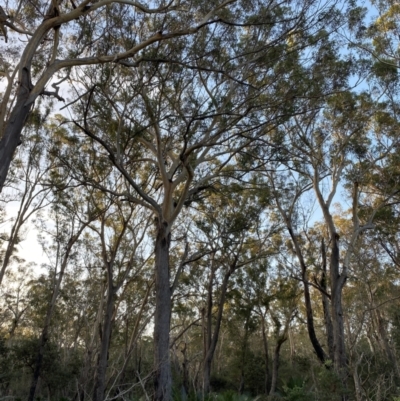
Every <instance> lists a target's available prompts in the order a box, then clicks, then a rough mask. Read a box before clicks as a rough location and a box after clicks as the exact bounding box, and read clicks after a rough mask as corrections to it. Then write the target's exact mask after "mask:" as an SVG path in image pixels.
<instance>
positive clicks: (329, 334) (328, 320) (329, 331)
mask: <svg viewBox="0 0 400 401" xmlns="http://www.w3.org/2000/svg"><path fill="white" fill-rule="evenodd" d="M321 256H322V277H321V280H320V286H321V288H322V290H323V291H322V292H321V294H322V307H323V310H324V322H325V330H326V338H327V341H328V350H329V358H330V359H331V360H332V361H333V360H334V358H335V356H334V339H333V325H332V317H331V306H330V300H329V299H328V296H327V295H326V293H327V283H326V276H327V265H326V248H325V241H324V239H322V241H321Z"/></svg>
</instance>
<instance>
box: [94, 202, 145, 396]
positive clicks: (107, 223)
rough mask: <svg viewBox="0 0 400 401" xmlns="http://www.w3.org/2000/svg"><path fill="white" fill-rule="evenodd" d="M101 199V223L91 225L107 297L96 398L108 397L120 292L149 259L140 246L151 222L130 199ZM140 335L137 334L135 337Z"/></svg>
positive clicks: (95, 385)
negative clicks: (143, 259)
mask: <svg viewBox="0 0 400 401" xmlns="http://www.w3.org/2000/svg"><path fill="white" fill-rule="evenodd" d="M97 202H98V203H97ZM97 202H96V203H97V205H96V206H97V208H98V209H100V208H104V209H103V210H104V211H103V212H102V213H101V215H100V217H99V220H100V224H99V226H98V227H96V225H95V224H93V223H92V224H90V228H91V229H92V230H93V231H95V232H96V233H97V235H98V236H99V240H100V248H101V256H102V262H103V268H104V274H105V279H106V288H107V297H106V300H105V305H104V318H103V319H101V327H102V329H101V334H100V340H101V344H100V349H99V355H98V361H97V370H96V378H95V383H94V390H93V400H96V401H97V400H103V399H104V392H105V389H106V384H107V383H106V371H107V364H108V354H109V348H110V340H111V333H112V326H113V322H114V320H115V318H116V314H117V311H118V306H119V305H118V304H119V302H117V294H118V293H119V292H120V293H121V292H122V294H119V297H118V298H119V299H120V300H121V299H122V298H123V292H124V291H125V290H126V288H127V286H128V285H129V283H130V282H131V281H133V280H135V278H136V277H137V276H139V275H140V274H141V271H142V270H143V268H144V267H145V263H140V257H139V248H140V247H141V246H142V242H144V239H145V235H146V229H147V228H148V226H149V219H148V217H147V216H143V213H140V208H138V207H136V208H135V206H136V205H134V204H130V203H126V202H125V203H122V204H121V203H120V202H118V201H116V200H115V199H110V200H107V199H97ZM100 205H101V206H100ZM137 209H139V211H138V210H137ZM148 288H149V289H150V288H151V286H149V287H148ZM147 294H148V292H147ZM145 305H146V302H145V303H144V306H145ZM138 321H140V318H139V319H138ZM136 330H137V329H136ZM136 335H137V333H136ZM136 335H135V334H134V338H135V337H136ZM131 347H132V345H131Z"/></svg>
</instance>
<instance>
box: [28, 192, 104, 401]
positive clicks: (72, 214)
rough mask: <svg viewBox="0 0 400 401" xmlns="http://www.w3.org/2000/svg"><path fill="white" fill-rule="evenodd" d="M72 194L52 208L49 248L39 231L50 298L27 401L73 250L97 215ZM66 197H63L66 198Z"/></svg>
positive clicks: (37, 372) (31, 394)
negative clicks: (46, 256)
mask: <svg viewBox="0 0 400 401" xmlns="http://www.w3.org/2000/svg"><path fill="white" fill-rule="evenodd" d="M73 192H74V191H73V190H72V191H71V190H70V191H69V194H68V195H69V199H70V200H71V201H68V200H67V199H66V198H64V199H63V198H62V197H58V199H57V202H56V203H55V204H54V205H53V210H52V212H53V215H54V223H55V227H54V230H52V232H51V235H52V237H53V238H52V239H53V241H54V242H53V243H51V245H48V242H47V241H48V240H47V238H46V237H45V235H44V232H46V228H45V226H44V227H42V228H43V230H42V238H41V241H42V243H43V246H44V251H45V252H46V253H47V255H48V257H49V269H50V274H51V286H50V294H49V295H48V302H47V305H46V312H45V316H44V319H43V326H42V330H41V334H40V338H39V340H38V345H37V351H36V357H35V360H34V365H33V374H32V381H31V385H30V389H29V396H28V399H29V400H30V401H32V400H33V399H34V397H35V392H36V388H37V384H38V380H39V377H40V375H41V370H42V364H43V357H44V353H45V352H46V345H47V343H48V341H49V337H50V333H51V330H50V328H51V320H52V317H53V315H54V311H55V309H56V304H57V300H58V297H59V294H60V289H61V285H62V282H63V278H64V274H65V271H66V269H67V267H68V264H69V263H71V257H72V255H73V248H74V246H76V244H77V242H78V240H79V238H80V236H81V235H82V233H83V231H84V230H85V229H86V228H87V227H88V225H89V224H90V223H91V222H92V221H93V220H94V219H95V218H96V217H97V215H96V211H94V210H93V209H92V208H90V207H89V206H88V205H85V204H84V205H82V203H81V202H80V200H78V199H77V198H78V197H77V196H75V195H76V194H75V193H74V196H71V195H72V193H73ZM65 195H66V194H64V196H65Z"/></svg>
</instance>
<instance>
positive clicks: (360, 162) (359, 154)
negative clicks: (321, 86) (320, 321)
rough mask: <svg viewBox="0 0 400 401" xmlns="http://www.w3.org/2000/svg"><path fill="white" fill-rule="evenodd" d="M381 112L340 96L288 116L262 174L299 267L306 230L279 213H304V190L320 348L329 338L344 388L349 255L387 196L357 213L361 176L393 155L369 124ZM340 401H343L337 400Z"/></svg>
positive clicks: (363, 98) (358, 98) (367, 102)
mask: <svg viewBox="0 0 400 401" xmlns="http://www.w3.org/2000/svg"><path fill="white" fill-rule="evenodd" d="M381 107H386V106H384V105H382V104H376V103H375V102H373V101H372V99H371V97H370V96H369V95H368V94H366V93H360V94H355V93H351V92H350V91H343V92H342V93H338V94H335V95H331V96H330V97H328V98H327V101H326V103H325V102H324V104H323V109H322V110H316V111H309V112H306V113H304V114H302V115H301V116H296V117H294V118H293V119H292V120H291V121H289V122H288V123H287V124H285V125H284V126H283V127H282V129H284V130H285V133H286V137H285V148H286V150H287V152H288V153H287V154H286V155H285V156H283V157H282V159H283V160H282V161H281V162H278V163H276V164H271V166H272V165H273V166H274V171H272V172H271V171H270V172H268V173H267V176H268V177H269V180H270V185H271V186H272V187H273V190H274V193H275V198H276V201H277V207H278V209H279V211H280V213H281V215H282V217H283V218H284V219H285V221H286V222H287V226H288V230H289V233H290V235H291V238H292V241H293V244H294V247H295V249H296V254H297V255H298V258H299V262H300V264H301V265H302V266H303V265H304V266H306V263H307V260H306V259H305V253H306V244H307V231H308V228H307V227H299V228H298V230H297V232H294V230H293V226H292V221H291V219H289V218H288V216H290V215H289V214H288V213H287V211H286V210H290V211H291V215H292V216H293V213H297V214H299V213H301V210H302V208H304V196H303V194H304V193H306V192H307V191H311V192H312V193H313V195H314V196H315V198H314V199H315V202H316V205H317V206H318V208H319V210H320V213H321V214H322V216H323V219H324V228H323V230H326V233H327V234H328V237H327V239H326V242H325V243H324V242H323V241H322V246H321V251H320V262H319V263H320V264H321V269H320V271H322V274H325V273H324V272H325V271H326V270H327V269H326V267H324V266H326V260H327V258H329V259H328V260H329V263H328V266H329V291H326V286H324V285H322V286H321V285H316V287H317V288H318V289H319V290H320V291H321V293H322V294H323V299H324V301H327V299H326V297H327V298H328V299H329V304H330V317H329V320H331V323H332V324H331V325H330V324H327V325H326V328H327V331H328V332H327V335H328V343H329V342H330V341H329V339H330V338H331V339H332V347H331V348H333V349H332V354H333V362H334V366H335V369H336V371H337V372H338V373H339V374H340V377H341V380H342V384H343V385H344V386H345V385H346V381H347V361H348V359H347V356H346V349H345V330H344V316H345V312H344V310H343V290H344V286H345V283H346V281H347V279H348V276H349V269H350V265H351V256H352V254H353V252H354V249H355V246H356V243H357V240H358V238H359V236H360V235H361V234H362V233H363V232H365V231H366V230H368V229H372V228H373V227H374V226H373V221H374V218H375V216H376V214H377V212H378V211H379V210H380V209H382V208H383V207H384V206H385V202H387V201H388V200H389V199H390V196H386V197H385V198H384V199H381V200H380V201H379V202H377V203H375V204H374V205H373V207H371V208H367V207H366V208H364V207H363V204H364V202H365V203H366V204H370V203H371V198H370V197H369V196H368V195H367V189H366V187H365V185H364V182H365V180H368V175H369V172H371V171H373V170H374V168H376V166H379V164H380V163H381V162H382V160H383V159H386V158H387V157H388V155H390V153H391V152H390V151H389V148H390V149H394V148H393V146H394V142H393V141H389V142H387V140H386V139H383V138H382V137H381V136H380V135H381V134H380V132H379V131H380V130H379V129H377V127H378V126H379V124H375V121H376V119H377V118H378V117H379V115H380V113H381V110H380V109H381ZM378 120H379V118H378ZM382 141H383V142H384V143H382ZM384 145H386V148H385V147H384ZM285 175H289V176H291V177H292V178H291V180H292V182H291V183H289V185H288V183H286V184H284V185H283V188H284V187H285V186H286V187H287V188H289V187H290V186H291V187H292V191H293V195H292V197H291V200H289V204H288V205H287V206H284V205H286V204H287V203H288V201H287V199H283V198H282V196H281V194H280V193H279V192H278V191H279V190H280V186H279V185H277V183H279V179H277V178H276V177H279V176H281V177H284V176H285ZM341 185H342V186H344V187H345V188H346V191H347V193H346V196H347V199H349V202H350V204H351V209H350V210H351V212H350V213H351V222H352V226H351V229H350V230H349V231H350V234H349V235H348V237H347V238H342V240H341V241H340V238H341V233H340V228H339V226H338V222H337V221H336V220H335V217H334V215H335V208H334V205H333V202H334V199H335V196H336V195H337V191H338V190H339V188H340V186H341ZM302 202H303V204H302ZM321 237H323V236H321ZM321 239H322V238H321ZM319 242H320V243H321V241H319ZM326 244H327V245H326ZM340 244H343V245H340ZM340 248H341V249H342V250H340ZM327 255H328V256H327ZM303 271H304V268H303ZM307 280H308V279H307V277H304V276H303V277H302V281H303V282H306V281H307ZM325 280H326V279H324V280H322V281H321V283H322V282H325ZM325 296H326V297H325ZM325 303H326V302H325ZM330 330H331V332H330ZM324 358H325V357H324ZM343 398H346V395H345V394H344V393H343Z"/></svg>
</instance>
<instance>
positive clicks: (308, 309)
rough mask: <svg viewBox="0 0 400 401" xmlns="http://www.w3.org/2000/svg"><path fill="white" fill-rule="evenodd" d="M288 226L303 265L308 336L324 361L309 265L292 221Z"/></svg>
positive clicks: (297, 254) (302, 274) (302, 276)
mask: <svg viewBox="0 0 400 401" xmlns="http://www.w3.org/2000/svg"><path fill="white" fill-rule="evenodd" d="M287 227H288V231H289V234H290V237H291V238H292V241H293V245H294V247H295V250H296V256H297V259H298V260H299V263H300V267H301V279H302V282H303V287H304V304H305V307H306V317H307V331H308V337H309V338H310V341H311V344H312V346H313V348H314V351H315V353H316V354H317V357H318V359H319V360H320V361H321V362H322V363H324V362H325V361H326V359H327V358H326V354H325V351H324V350H323V348H322V346H321V344H320V343H319V341H318V338H317V335H316V334H315V328H314V317H313V309H312V304H311V295H310V287H309V284H308V279H307V266H306V263H305V261H304V258H303V254H302V252H301V249H300V246H299V243H298V240H297V238H296V236H295V234H294V232H293V229H292V227H291V225H290V223H288V222H287Z"/></svg>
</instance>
